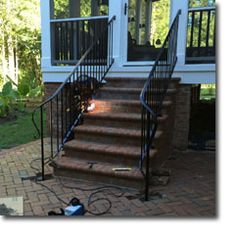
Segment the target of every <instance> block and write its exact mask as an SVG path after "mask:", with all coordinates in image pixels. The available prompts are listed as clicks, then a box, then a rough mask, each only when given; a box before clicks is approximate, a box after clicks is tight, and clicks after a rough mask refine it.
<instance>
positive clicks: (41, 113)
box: [40, 106, 45, 181]
mask: <svg viewBox="0 0 235 236" xmlns="http://www.w3.org/2000/svg"><path fill="white" fill-rule="evenodd" d="M40 128H41V155H42V159H41V168H42V173H41V174H42V176H41V177H42V181H43V180H44V179H45V175H44V164H45V163H44V137H43V136H44V129H43V106H41V107H40Z"/></svg>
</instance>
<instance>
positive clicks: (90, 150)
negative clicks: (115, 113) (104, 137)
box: [64, 139, 157, 166]
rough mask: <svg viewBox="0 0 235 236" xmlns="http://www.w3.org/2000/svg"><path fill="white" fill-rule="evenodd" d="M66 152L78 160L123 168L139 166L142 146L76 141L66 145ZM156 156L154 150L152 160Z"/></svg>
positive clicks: (151, 152)
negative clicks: (110, 164) (116, 165)
mask: <svg viewBox="0 0 235 236" xmlns="http://www.w3.org/2000/svg"><path fill="white" fill-rule="evenodd" d="M64 152H65V155H66V156H69V157H73V158H74V159H78V160H84V161H94V162H98V163H101V162H104V163H112V164H118V165H121V166H126V165H131V166H137V165H138V163H139V160H140V146H136V147H133V146H126V145H114V144H102V143H96V142H85V141H80V140H76V139H75V140H72V141H69V142H67V143H66V144H65V146H64ZM156 154H157V150H156V149H152V150H151V151H150V158H154V157H155V156H156Z"/></svg>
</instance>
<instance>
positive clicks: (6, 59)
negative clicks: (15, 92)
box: [0, 0, 41, 87]
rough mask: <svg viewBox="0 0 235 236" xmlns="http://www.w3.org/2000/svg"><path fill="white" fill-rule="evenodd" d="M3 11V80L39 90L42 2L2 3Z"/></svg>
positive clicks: (5, 0)
mask: <svg viewBox="0 0 235 236" xmlns="http://www.w3.org/2000/svg"><path fill="white" fill-rule="evenodd" d="M0 9H1V11H0V45H1V48H0V54H1V57H0V65H1V67H0V75H1V76H0V77H1V78H2V80H7V76H9V77H10V78H11V79H12V80H13V81H14V82H15V83H16V84H18V79H19V80H23V79H26V80H27V81H28V83H29V84H31V85H32V86H33V87H35V86H37V85H39V84H41V73H40V12H39V0H0ZM10 65H13V66H10ZM14 74H15V78H14V76H12V75H14Z"/></svg>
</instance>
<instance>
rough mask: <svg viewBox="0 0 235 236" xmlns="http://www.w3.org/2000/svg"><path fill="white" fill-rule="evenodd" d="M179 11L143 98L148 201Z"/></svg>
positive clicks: (174, 57)
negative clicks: (156, 139)
mask: <svg viewBox="0 0 235 236" xmlns="http://www.w3.org/2000/svg"><path fill="white" fill-rule="evenodd" d="M180 14H181V11H180V10H179V11H178V13H177V15H176V17H175V19H174V21H173V23H172V25H171V28H170V30H169V33H168V35H167V37H166V39H165V41H164V43H163V46H162V48H161V50H160V52H159V54H158V55H157V58H156V61H155V63H154V65H153V67H152V70H151V72H150V74H149V77H148V80H147V81H146V83H145V85H144V88H143V90H142V92H141V94H140V101H141V104H142V131H141V132H142V138H141V159H140V170H141V171H142V173H143V175H144V176H145V200H148V195H149V178H150V151H151V146H152V143H153V140H154V136H155V134H156V131H157V128H158V120H157V118H158V116H161V115H162V104H163V100H164V98H165V95H166V93H167V89H168V85H169V82H170V79H171V77H172V73H173V71H174V68H175V64H176V61H177V38H178V24H179V16H180Z"/></svg>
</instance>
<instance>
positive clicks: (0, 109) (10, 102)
mask: <svg viewBox="0 0 235 236" xmlns="http://www.w3.org/2000/svg"><path fill="white" fill-rule="evenodd" d="M18 98H19V93H18V92H17V91H16V90H14V89H13V87H12V83H11V82H7V83H5V84H4V85H3V88H2V92H0V117H7V116H8V115H9V113H10V112H12V111H13V110H14V109H16V108H17V106H18V108H19V104H17V99H18Z"/></svg>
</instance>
